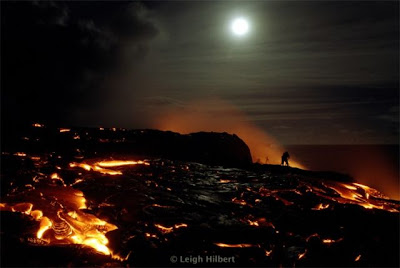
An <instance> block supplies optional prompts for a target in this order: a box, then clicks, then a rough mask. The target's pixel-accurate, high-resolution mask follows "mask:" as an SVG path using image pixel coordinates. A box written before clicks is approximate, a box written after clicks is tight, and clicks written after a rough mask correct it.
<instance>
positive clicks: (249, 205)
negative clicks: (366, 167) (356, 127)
mask: <svg viewBox="0 0 400 268" xmlns="http://www.w3.org/2000/svg"><path fill="white" fill-rule="evenodd" d="M310 174H311V173H310ZM1 183H2V189H1V191H2V192H1V194H2V195H1V224H2V226H1V227H2V228H1V243H2V245H1V253H2V265H3V266H171V267H175V266H273V267H275V266H284V267H295V266H336V267H337V266H341V267H344V266H346V267H348V266H361V267H363V266H380V267H381V266H398V265H399V253H398V252H399V243H398V237H399V227H398V226H399V204H398V202H396V201H393V200H389V199H388V198H386V197H385V196H383V195H382V194H380V193H379V192H378V191H376V190H374V189H372V188H369V187H368V186H365V185H362V184H358V183H355V182H351V181H346V182H343V181H342V182H339V181H335V180H332V179H329V178H326V177H325V173H320V174H319V173H313V174H312V176H311V175H309V173H307V172H301V171H300V170H298V169H291V168H283V167H271V166H258V167H257V168H248V169H236V168H224V167H221V166H208V165H203V164H199V163H194V162H184V161H172V160H167V159H154V158H153V159H138V158H135V157H134V156H132V157H127V156H126V155H125V156H123V157H120V158H116V157H115V156H114V157H113V158H111V157H110V158H101V159H99V158H90V159H86V158H85V157H82V158H81V159H75V160H74V161H67V160H64V159H63V156H62V155H57V154H42V155H34V156H33V155H29V154H26V153H16V154H9V153H3V155H2V176H1ZM171 256H177V257H178V258H179V257H180V256H182V257H191V256H192V257H196V256H203V257H205V256H222V257H234V259H235V262H234V263H232V262H231V263H225V264H224V263H205V262H203V263H201V264H199V263H198V264H193V263H181V262H179V261H178V262H171Z"/></svg>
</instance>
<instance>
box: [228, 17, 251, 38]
mask: <svg viewBox="0 0 400 268" xmlns="http://www.w3.org/2000/svg"><path fill="white" fill-rule="evenodd" d="M231 29H232V32H233V33H234V34H235V35H239V36H240V35H245V34H246V33H247V32H248V31H249V23H248V22H247V20H245V19H243V18H237V19H235V20H233V22H232V26H231Z"/></svg>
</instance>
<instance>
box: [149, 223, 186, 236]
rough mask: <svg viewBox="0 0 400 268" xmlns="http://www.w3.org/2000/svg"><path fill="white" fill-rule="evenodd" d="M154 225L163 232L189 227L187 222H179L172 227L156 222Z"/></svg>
mask: <svg viewBox="0 0 400 268" xmlns="http://www.w3.org/2000/svg"><path fill="white" fill-rule="evenodd" d="M154 226H155V227H157V229H158V230H160V232H161V233H163V234H168V233H171V232H173V231H174V230H175V229H179V228H183V227H187V226H188V225H187V224H186V223H177V224H175V225H174V226H172V227H166V226H162V225H161V224H154Z"/></svg>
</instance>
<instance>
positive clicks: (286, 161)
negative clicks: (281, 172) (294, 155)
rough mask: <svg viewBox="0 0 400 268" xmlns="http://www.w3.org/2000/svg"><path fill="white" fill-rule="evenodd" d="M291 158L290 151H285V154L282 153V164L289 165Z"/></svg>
mask: <svg viewBox="0 0 400 268" xmlns="http://www.w3.org/2000/svg"><path fill="white" fill-rule="evenodd" d="M289 158H290V155H289V153H288V152H284V153H283V155H282V163H281V165H282V166H284V165H285V164H286V166H289Z"/></svg>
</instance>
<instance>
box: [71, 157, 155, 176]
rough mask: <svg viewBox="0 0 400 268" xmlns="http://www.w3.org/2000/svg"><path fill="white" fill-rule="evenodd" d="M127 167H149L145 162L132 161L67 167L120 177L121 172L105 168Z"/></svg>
mask: <svg viewBox="0 0 400 268" xmlns="http://www.w3.org/2000/svg"><path fill="white" fill-rule="evenodd" d="M127 165H145V166H149V165H150V164H149V163H148V162H146V161H142V160H139V161H133V160H109V161H105V160H104V161H99V162H94V163H92V164H89V163H75V162H74V163H70V164H69V166H70V167H71V168H74V167H80V168H83V169H84V170H87V171H91V170H92V171H96V172H99V173H102V174H107V175H122V172H121V171H119V170H115V169H109V168H105V167H121V166H127Z"/></svg>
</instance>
